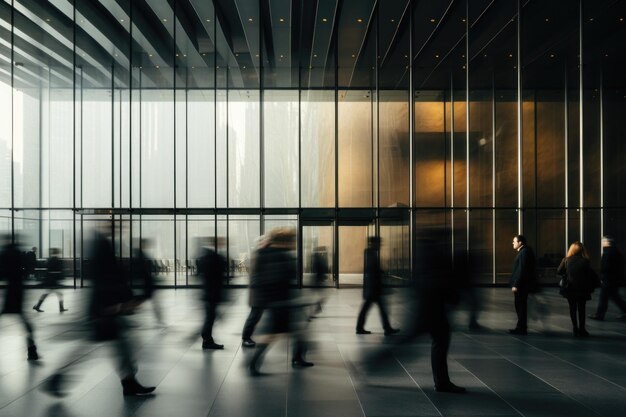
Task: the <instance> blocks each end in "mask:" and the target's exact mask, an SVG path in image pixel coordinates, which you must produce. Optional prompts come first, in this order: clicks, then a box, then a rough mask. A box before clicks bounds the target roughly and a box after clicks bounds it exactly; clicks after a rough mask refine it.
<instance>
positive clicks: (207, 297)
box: [198, 238, 226, 349]
mask: <svg viewBox="0 0 626 417" xmlns="http://www.w3.org/2000/svg"><path fill="white" fill-rule="evenodd" d="M221 241H222V239H221V238H218V239H217V248H219V247H220V245H221ZM205 242H206V243H205V245H204V246H203V247H202V248H201V250H202V255H201V256H200V258H199V259H198V274H199V275H200V276H201V277H202V283H203V288H204V298H203V300H204V304H205V318H204V325H203V326H202V349H224V345H220V344H217V343H215V341H214V340H213V323H214V322H215V315H216V312H217V305H218V304H219V302H220V301H221V299H222V286H223V280H224V274H225V273H226V260H225V259H224V257H223V256H222V255H220V254H219V253H217V251H216V250H214V249H213V248H212V246H213V244H212V243H214V242H215V241H214V240H213V239H206V240H205ZM217 248H216V249H217Z"/></svg>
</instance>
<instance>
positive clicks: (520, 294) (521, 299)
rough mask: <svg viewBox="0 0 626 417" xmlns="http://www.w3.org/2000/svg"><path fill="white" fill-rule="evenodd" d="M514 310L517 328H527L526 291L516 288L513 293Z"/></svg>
mask: <svg viewBox="0 0 626 417" xmlns="http://www.w3.org/2000/svg"><path fill="white" fill-rule="evenodd" d="M514 294H515V312H516V313H517V326H515V328H516V329H518V330H526V329H527V328H528V292H527V291H521V290H520V289H518V290H517V291H516V292H515V293H514Z"/></svg>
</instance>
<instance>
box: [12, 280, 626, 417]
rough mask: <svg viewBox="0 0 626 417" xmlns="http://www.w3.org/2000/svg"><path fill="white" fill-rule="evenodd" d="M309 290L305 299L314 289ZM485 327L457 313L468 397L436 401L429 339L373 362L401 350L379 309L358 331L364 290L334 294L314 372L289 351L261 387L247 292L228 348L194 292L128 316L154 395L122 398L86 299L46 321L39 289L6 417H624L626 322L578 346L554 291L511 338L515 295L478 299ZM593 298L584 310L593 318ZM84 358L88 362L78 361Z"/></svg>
mask: <svg viewBox="0 0 626 417" xmlns="http://www.w3.org/2000/svg"><path fill="white" fill-rule="evenodd" d="M304 291H305V292H307V290H304ZM478 291H479V293H480V294H481V296H482V299H483V312H482V315H481V318H480V321H481V324H483V325H484V326H485V329H484V330H483V331H480V332H469V331H467V327H466V326H465V324H466V322H467V318H466V317H467V314H466V312H465V311H464V308H463V306H462V305H461V306H460V308H459V310H457V311H456V312H454V313H453V314H452V319H453V322H454V323H455V324H454V329H455V330H454V333H453V336H452V347H451V351H450V356H449V366H450V374H451V377H452V380H453V381H454V382H455V383H457V384H458V385H462V386H465V387H466V388H467V389H468V391H469V392H468V393H467V394H465V395H453V394H442V393H436V392H435V391H434V389H433V382H432V376H431V372H430V359H429V349H430V342H429V340H428V338H427V337H422V338H419V339H417V340H415V341H414V342H413V343H411V344H405V345H402V346H400V347H397V348H395V349H393V351H392V352H393V354H392V355H388V356H387V357H385V358H384V359H379V360H378V362H377V363H371V361H370V362H369V363H368V362H367V358H368V355H367V354H368V353H371V352H375V351H377V350H380V349H384V348H385V347H389V346H390V344H391V341H392V340H393V339H391V340H390V338H385V337H384V336H383V335H382V328H381V325H380V319H379V317H378V312H377V311H376V307H374V308H373V309H372V311H371V312H370V314H369V317H368V324H367V326H366V327H367V328H368V329H370V330H372V331H373V332H374V333H373V334H372V335H363V336H357V335H355V334H354V323H355V317H356V315H357V312H358V309H359V306H360V302H361V300H360V291H359V290H353V289H340V290H335V289H329V290H325V292H324V294H325V295H326V296H327V302H326V306H325V309H324V311H323V313H322V314H321V315H320V317H319V318H317V319H314V320H313V321H311V323H310V324H309V326H308V330H309V334H310V339H311V341H312V347H311V350H310V351H309V354H308V359H310V360H312V361H313V362H315V366H314V367H312V368H309V369H292V368H291V366H290V357H289V354H288V352H289V350H290V348H289V343H290V341H289V340H287V339H282V340H281V341H279V342H277V343H276V345H275V346H274V347H273V348H272V349H270V351H269V353H268V355H267V357H266V360H265V363H264V365H263V371H265V372H267V373H268V375H267V376H264V377H259V378H251V377H249V376H248V375H247V374H246V372H245V368H244V365H245V363H246V361H247V359H248V358H249V357H250V355H251V353H252V351H251V350H249V349H242V347H241V345H240V331H241V327H242V324H243V322H244V320H245V317H246V316H247V313H248V307H247V304H246V302H247V292H246V290H241V289H237V290H231V291H228V296H229V299H228V301H226V302H225V303H224V304H223V306H222V309H221V316H220V318H219V320H218V322H217V323H216V325H215V329H214V335H215V337H216V341H218V342H220V343H224V344H225V349H224V350H223V351H207V352H203V351H202V350H201V349H200V339H199V337H198V336H197V334H198V330H199V328H200V326H201V322H202V310H201V306H200V304H199V303H198V296H199V292H198V291H197V290H186V289H179V290H162V291H160V292H158V293H157V296H158V297H159V300H160V303H161V305H162V310H163V312H164V315H165V319H166V321H167V327H165V328H159V327H158V326H156V323H155V320H154V316H153V312H152V310H151V308H150V307H151V306H150V305H146V306H144V307H142V310H141V311H139V312H138V313H137V314H136V315H134V316H132V317H131V318H130V320H131V322H132V324H133V328H134V331H133V340H134V341H135V345H136V350H137V357H138V363H139V373H138V379H139V380H140V381H141V382H143V383H145V384H154V385H156V386H157V390H156V392H155V394H156V395H154V396H152V397H147V398H126V399H125V398H124V397H123V396H122V395H121V387H120V385H119V379H118V376H117V374H116V372H115V367H114V364H113V361H112V360H110V353H109V352H110V347H109V346H107V345H96V344H93V343H91V342H90V341H88V340H86V339H85V333H86V332H85V329H84V327H83V326H82V316H83V314H82V311H83V309H82V306H83V304H84V299H85V298H86V295H87V292H86V290H64V293H65V296H66V305H67V307H68V308H70V311H69V312H67V313H64V314H62V315H61V314H59V313H58V311H57V308H56V307H57V305H56V299H55V297H54V295H52V296H51V297H50V298H49V299H48V300H46V302H45V303H44V305H43V309H44V310H45V312H44V313H36V312H34V311H33V310H31V309H30V306H32V304H33V302H34V301H35V300H36V298H37V297H38V296H39V293H40V292H41V291H40V290H28V291H27V292H26V298H27V300H26V303H25V305H26V306H27V307H28V309H27V313H26V314H27V316H28V317H29V318H30V319H31V320H32V323H33V324H34V326H35V328H36V338H37V344H38V346H39V351H40V354H41V356H42V359H41V360H40V361H39V362H37V363H28V362H27V361H26V357H25V356H26V355H25V342H24V337H23V332H22V328H21V323H20V322H19V321H18V320H17V319H16V318H15V317H12V316H6V315H5V316H1V317H0V416H3V417H5V416H29V417H30V416H33V417H34V416H76V417H83V416H151V417H152V416H153V417H157V416H174V417H183V416H224V417H230V416H233V417H238V416H245V417H251V416H281V417H284V416H303V417H304V416H311V417H324V416H341V417H351V416H368V417H369V416H398V417H399V416H405V417H406V416H490V417H496V416H624V415H626V322H620V321H618V320H616V319H615V317H616V315H617V313H618V312H617V311H616V310H615V307H614V306H611V309H610V310H609V314H608V320H607V321H605V322H600V323H598V322H590V323H589V325H588V328H589V331H590V332H591V334H592V336H593V337H591V338H589V339H575V338H573V337H572V336H571V331H570V324H569V317H568V316H567V306H566V301H565V300H564V299H562V298H560V297H559V296H558V295H557V294H556V289H546V290H545V291H544V294H543V295H542V296H541V297H542V299H543V300H542V303H538V302H537V301H533V302H531V305H530V309H531V311H532V312H533V314H531V316H534V318H531V320H530V334H529V335H528V336H526V337H521V336H520V337H512V336H509V335H508V334H506V329H508V328H510V327H512V326H513V324H514V313H513V299H512V296H511V294H510V290H508V289H504V288H500V289H492V288H490V289H479V290H478ZM402 295H403V294H402V290H399V289H397V290H394V291H393V294H391V295H390V296H389V297H388V298H389V300H388V301H389V306H390V310H391V315H392V317H393V322H394V324H395V325H396V326H399V327H401V326H402V322H401V320H400V317H401V316H402V315H403V313H406V312H407V310H408V307H409V306H410V304H406V303H405V302H403V297H402ZM596 298H597V297H594V300H593V301H591V302H590V303H589V305H588V309H589V310H592V308H595V304H596ZM76 349H78V351H79V354H78V357H75V358H71V359H70V358H68V357H67V355H68V352H70V351H72V350H76ZM78 359H80V362H79V363H78V364H77V366H76V367H75V368H74V370H73V371H72V373H71V375H72V379H73V381H74V383H73V385H72V388H71V390H70V391H69V396H67V397H65V398H64V399H62V400H57V399H55V398H52V397H50V396H48V395H47V394H45V393H43V392H42V391H41V390H40V387H41V385H42V383H43V381H45V379H46V378H47V377H48V376H49V375H50V374H51V372H53V371H54V369H56V368H57V367H58V366H60V365H63V364H65V363H67V362H68V361H70V360H78Z"/></svg>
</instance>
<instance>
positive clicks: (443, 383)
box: [408, 228, 465, 393]
mask: <svg viewBox="0 0 626 417" xmlns="http://www.w3.org/2000/svg"><path fill="white" fill-rule="evenodd" d="M445 242H446V235H445V233H444V230H440V229H438V228H433V229H431V230H424V231H423V234H422V235H421V236H420V237H419V238H418V239H416V240H415V245H414V248H415V252H414V253H415V256H414V268H413V270H414V274H415V275H414V279H413V282H414V284H415V291H416V296H415V300H416V310H417V314H416V317H415V323H414V326H413V331H412V334H410V335H409V336H408V338H409V339H410V338H412V337H415V336H417V335H420V334H422V333H425V332H427V333H430V335H431V338H432V343H431V350H430V363H431V368H432V372H433V380H434V382H435V389H436V390H437V391H438V392H450V393H463V392H465V388H462V387H459V386H457V385H455V384H453V383H452V381H450V376H449V374H448V350H449V349H450V323H449V321H448V311H447V307H446V306H447V305H455V304H458V302H459V294H458V288H457V283H456V282H455V277H454V276H453V270H452V269H453V268H452V267H451V263H450V259H449V258H450V255H449V253H450V252H448V251H447V245H446V243H445Z"/></svg>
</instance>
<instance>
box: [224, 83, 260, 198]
mask: <svg viewBox="0 0 626 417" xmlns="http://www.w3.org/2000/svg"><path fill="white" fill-rule="evenodd" d="M259 127H260V126H259V91H258V90H229V91H228V205H229V207H259V206H260V180H259V178H260V174H261V171H260V168H261V167H260V143H259V142H260V140H259V139H260V137H259Z"/></svg>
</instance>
